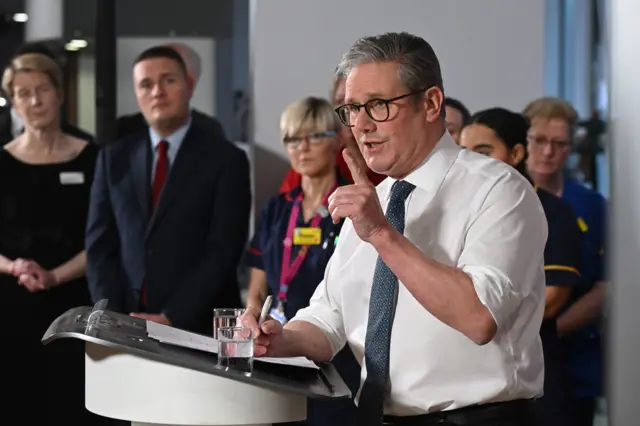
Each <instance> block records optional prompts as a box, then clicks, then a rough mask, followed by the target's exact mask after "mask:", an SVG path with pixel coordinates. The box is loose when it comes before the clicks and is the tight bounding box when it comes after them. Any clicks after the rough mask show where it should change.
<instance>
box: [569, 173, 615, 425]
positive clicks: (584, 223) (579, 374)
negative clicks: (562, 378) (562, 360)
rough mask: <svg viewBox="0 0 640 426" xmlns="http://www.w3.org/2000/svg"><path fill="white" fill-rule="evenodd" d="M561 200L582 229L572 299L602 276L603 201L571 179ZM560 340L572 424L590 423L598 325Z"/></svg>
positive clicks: (596, 390) (599, 376) (598, 376)
mask: <svg viewBox="0 0 640 426" xmlns="http://www.w3.org/2000/svg"><path fill="white" fill-rule="evenodd" d="M562 199H563V200H564V201H565V202H566V203H567V204H569V205H570V206H571V207H572V208H573V211H574V212H575V214H576V215H577V216H578V223H579V225H580V227H581V228H582V232H583V239H582V260H581V264H580V273H581V275H582V277H581V280H580V284H579V285H578V286H577V287H576V291H574V292H573V294H572V297H571V302H575V301H577V300H578V299H580V298H581V297H582V296H584V295H585V294H586V293H588V292H589V291H590V290H591V289H592V288H593V286H594V285H595V283H596V282H598V281H602V280H604V279H605V270H604V269H605V257H604V246H605V241H606V201H605V199H604V197H603V196H602V195H601V194H599V193H598V192H595V191H593V190H591V189H589V188H587V187H585V186H583V185H582V184H580V183H578V182H576V181H574V180H571V179H565V181H564V189H563V192H562ZM563 343H564V344H565V348H566V351H567V357H568V364H567V366H568V373H569V376H570V379H571V385H572V388H573V389H572V391H573V398H574V400H573V405H574V410H575V414H574V416H575V418H574V422H575V423H574V424H592V423H593V415H594V412H595V404H596V398H598V397H600V396H602V394H603V359H602V355H603V351H602V335H601V324H599V323H598V322H596V323H593V324H589V325H587V326H584V327H582V328H580V329H578V330H576V331H574V332H572V333H570V334H568V335H567V336H565V337H564V338H563Z"/></svg>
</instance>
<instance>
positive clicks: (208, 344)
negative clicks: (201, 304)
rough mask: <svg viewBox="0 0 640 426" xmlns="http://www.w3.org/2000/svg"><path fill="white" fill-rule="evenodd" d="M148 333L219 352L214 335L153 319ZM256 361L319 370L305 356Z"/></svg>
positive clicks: (166, 339) (171, 343)
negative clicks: (164, 323) (205, 334)
mask: <svg viewBox="0 0 640 426" xmlns="http://www.w3.org/2000/svg"><path fill="white" fill-rule="evenodd" d="M147 334H148V335H149V337H151V338H152V339H156V340H157V341H159V342H162V343H166V344H169V345H175V346H181V347H184V348H189V349H196V350H199V351H203V352H209V353H213V354H217V353H218V341H217V340H216V339H214V338H212V337H206V336H203V335H201V334H196V333H190V332H188V331H184V330H180V329H178V328H173V327H169V326H167V325H163V324H158V323H156V322H153V321H147ZM254 360H255V361H259V362H267V363H271V364H280V365H290V366H295V367H303V368H313V369H315V370H318V369H319V367H318V366H317V365H316V364H315V363H314V362H313V361H310V360H308V359H307V358H305V357H293V358H268V357H264V358H259V357H257V358H254Z"/></svg>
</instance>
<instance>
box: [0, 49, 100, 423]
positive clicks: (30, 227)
mask: <svg viewBox="0 0 640 426" xmlns="http://www.w3.org/2000/svg"><path fill="white" fill-rule="evenodd" d="M2 88H3V89H4V91H5V92H6V93H7V94H8V95H9V96H10V98H11V103H12V105H13V108H14V109H15V111H16V112H17V113H18V114H19V116H20V118H21V119H22V121H23V122H24V125H25V128H24V132H23V133H22V134H20V135H19V136H18V137H16V138H15V139H14V140H12V141H11V142H9V143H8V144H6V145H5V146H4V147H3V148H2V149H0V182H2V186H1V187H0V323H2V324H5V327H4V331H3V332H2V336H1V337H2V341H4V342H6V343H7V349H6V350H3V351H2V353H3V355H2V357H3V359H2V363H0V364H1V365H2V367H0V368H2V369H3V372H4V374H2V376H3V377H5V379H6V380H5V381H4V386H6V387H7V392H5V393H6V394H7V395H9V396H8V397H5V400H4V403H3V407H4V410H3V416H5V418H7V419H10V418H14V417H15V418H16V419H20V424H34V425H35V424H45V423H46V424H49V423H65V424H97V423H96V421H95V420H96V419H95V417H94V416H93V415H92V414H91V413H89V412H88V411H87V410H86V409H85V408H84V360H83V358H84V355H83V349H82V345H76V344H74V343H73V342H60V343H59V344H58V343H56V344H55V345H50V346H43V344H42V343H41V341H40V339H41V338H42V336H43V334H44V333H45V331H46V330H47V328H48V327H49V325H50V324H51V323H52V322H53V321H54V320H55V319H56V317H58V316H59V315H61V314H63V313H64V312H65V311H67V310H68V309H70V308H73V307H77V306H82V305H88V304H90V302H91V300H90V297H89V292H88V289H87V284H86V282H85V280H84V269H85V253H84V227H85V223H86V219H87V209H88V205H89V192H90V188H91V182H92V180H93V171H94V164H95V161H96V156H97V148H96V147H95V145H90V144H88V143H87V142H86V141H84V140H81V139H78V138H76V137H74V136H71V135H68V134H65V133H63V132H62V131H61V129H60V106H61V104H62V101H63V93H62V72H61V70H60V68H59V67H58V65H57V64H56V63H55V62H54V61H53V60H52V59H51V58H49V57H48V56H46V55H43V54H37V53H29V54H24V55H19V56H17V57H16V58H14V59H13V60H12V61H11V63H10V65H9V66H8V67H7V69H6V70H5V71H4V74H3V76H2ZM9 348H11V349H9ZM7 398H8V399H7ZM34 398H36V399H34ZM36 401H37V402H36ZM34 404H35V405H34ZM7 410H8V412H7Z"/></svg>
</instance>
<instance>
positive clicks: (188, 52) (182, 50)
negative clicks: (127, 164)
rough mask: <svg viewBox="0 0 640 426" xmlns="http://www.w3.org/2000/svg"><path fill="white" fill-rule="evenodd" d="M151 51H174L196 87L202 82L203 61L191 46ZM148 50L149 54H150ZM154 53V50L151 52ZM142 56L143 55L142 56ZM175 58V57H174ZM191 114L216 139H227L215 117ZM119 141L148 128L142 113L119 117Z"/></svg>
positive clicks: (182, 44) (174, 44)
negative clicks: (208, 128) (207, 128)
mask: <svg viewBox="0 0 640 426" xmlns="http://www.w3.org/2000/svg"><path fill="white" fill-rule="evenodd" d="M151 49H154V50H156V49H160V51H164V52H166V51H167V50H168V49H171V50H173V51H174V52H175V53H177V54H178V55H179V56H180V58H181V60H182V63H183V64H184V66H185V69H186V72H187V75H188V76H189V78H190V79H191V80H192V81H193V84H194V86H197V85H198V81H199V80H200V72H201V60H200V55H198V52H196V51H195V50H194V49H193V48H191V47H190V46H188V45H186V44H184V43H169V44H165V45H160V46H154V47H152V48H151ZM151 49H149V50H147V51H146V52H147V53H144V52H143V54H150V53H149V51H150V50H151ZM151 52H153V50H151ZM141 55H142V54H141ZM172 56H174V57H175V55H172ZM191 114H192V115H193V116H194V117H197V118H198V120H199V121H201V122H202V123H207V125H208V126H209V127H210V130H211V132H212V133H213V134H215V137H216V138H220V139H227V136H226V134H225V132H224V129H223V128H222V125H221V124H220V122H219V121H218V120H216V119H215V117H211V116H209V115H207V114H205V113H203V112H201V111H198V110H197V109H195V108H192V109H191ZM117 128H118V129H117V139H122V138H124V137H126V136H128V135H131V134H133V133H136V132H138V131H139V130H140V129H146V128H147V122H146V121H145V118H144V115H143V114H142V113H140V112H138V113H135V114H131V115H123V116H122V117H119V118H118V120H117Z"/></svg>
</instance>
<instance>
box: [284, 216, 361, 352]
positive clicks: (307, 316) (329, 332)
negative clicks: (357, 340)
mask: <svg viewBox="0 0 640 426" xmlns="http://www.w3.org/2000/svg"><path fill="white" fill-rule="evenodd" d="M350 226H351V223H350V222H348V221H347V222H345V225H344V226H343V227H342V231H341V232H340V235H341V236H340V239H341V240H342V239H343V235H344V234H345V231H346V229H345V228H347V227H350ZM341 243H342V241H340V243H338V246H337V247H336V251H335V252H334V254H333V256H332V257H331V259H329V262H328V263H327V268H326V269H325V273H324V279H323V280H322V282H321V283H320V284H319V285H318V287H316V290H315V292H314V293H313V296H312V297H311V300H310V302H309V306H308V307H306V308H304V309H301V310H299V311H298V312H297V313H296V315H295V317H294V318H293V319H292V320H291V321H290V323H291V322H294V321H306V322H308V323H311V324H313V325H315V326H316V327H318V328H319V329H320V330H322V332H323V333H324V334H325V336H327V339H328V340H329V342H330V343H331V349H332V351H333V356H335V355H336V354H337V353H338V352H339V351H340V350H341V349H342V348H343V347H344V345H345V344H346V343H347V336H346V334H345V331H344V321H343V316H342V312H343V311H342V295H341V293H340V279H339V276H338V271H339V265H340V259H341V257H342V253H341V251H342V250H341V247H344V244H341Z"/></svg>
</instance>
